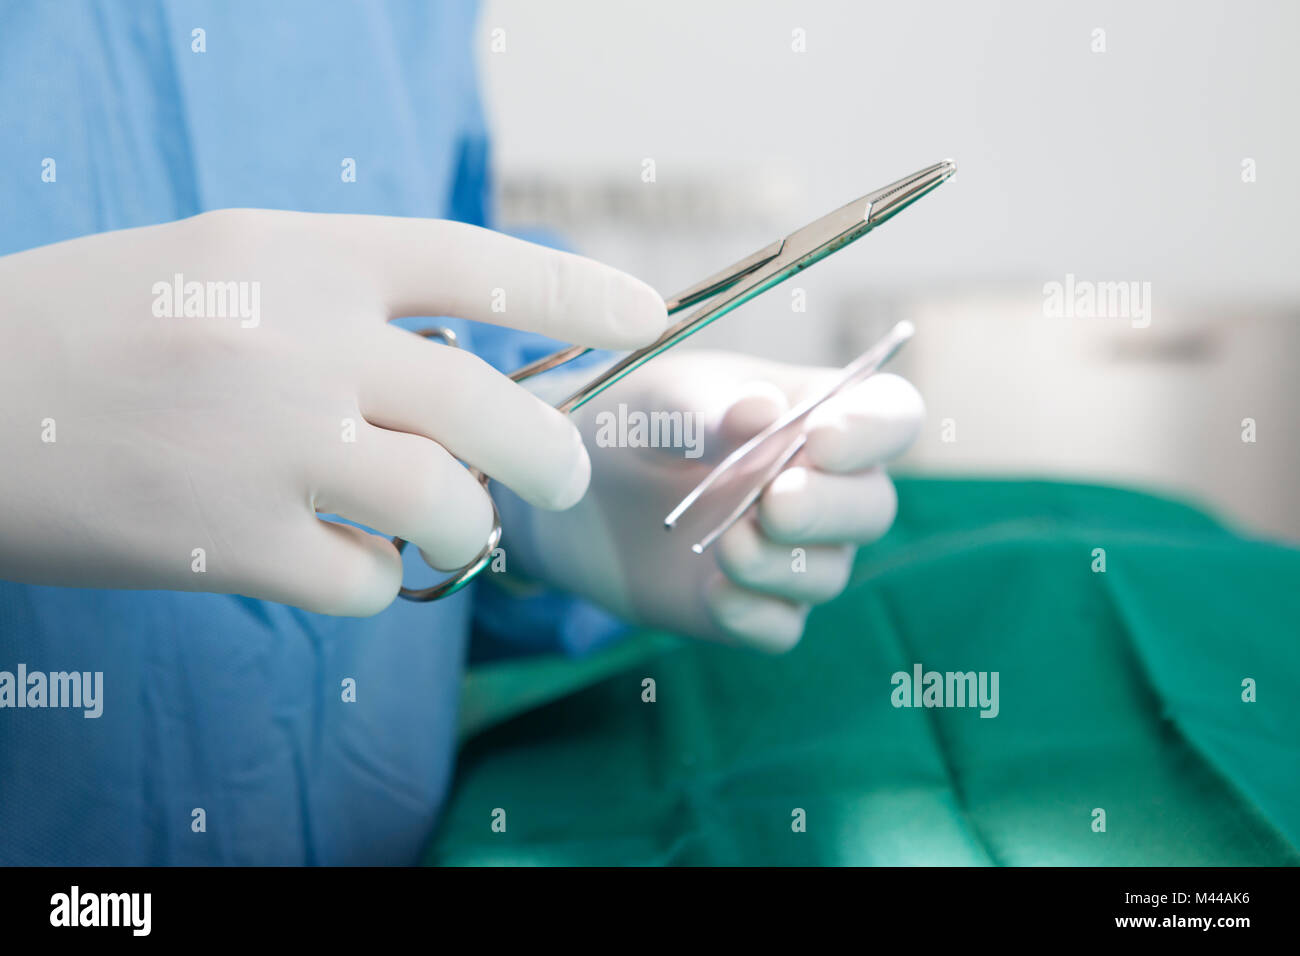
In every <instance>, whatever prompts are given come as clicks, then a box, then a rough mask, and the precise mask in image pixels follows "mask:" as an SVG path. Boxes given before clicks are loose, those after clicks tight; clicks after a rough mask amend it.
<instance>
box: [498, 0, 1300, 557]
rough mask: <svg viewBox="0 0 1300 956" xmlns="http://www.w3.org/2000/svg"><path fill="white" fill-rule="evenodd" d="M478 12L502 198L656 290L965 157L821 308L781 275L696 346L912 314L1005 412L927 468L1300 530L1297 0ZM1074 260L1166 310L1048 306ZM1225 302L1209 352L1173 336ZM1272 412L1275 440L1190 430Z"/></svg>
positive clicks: (800, 351) (551, 5)
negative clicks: (1049, 285) (1191, 507)
mask: <svg viewBox="0 0 1300 956" xmlns="http://www.w3.org/2000/svg"><path fill="white" fill-rule="evenodd" d="M1095 28H1101V29H1104V30H1105V42H1106V52H1104V53H1094V52H1092V50H1091V46H1092V44H1093V42H1094V36H1093V30H1094V29H1095ZM494 29H500V30H503V31H504V38H505V43H506V49H505V51H504V52H499V53H492V52H490V46H489V44H490V41H491V36H492V31H493V30H494ZM796 29H802V30H804V31H806V33H805V35H806V44H807V49H806V52H803V53H796V52H794V51H793V50H792V49H791V44H792V31H794V30H796ZM480 33H481V50H482V55H481V57H480V61H481V65H482V70H483V76H484V83H485V89H486V92H487V102H488V106H489V114H490V117H491V119H492V121H493V123H494V129H495V134H496V140H497V164H498V169H499V172H500V174H501V176H502V178H503V181H504V183H505V184H506V189H507V193H508V198H509V199H510V201H509V202H507V203H506V211H507V213H512V214H518V213H519V212H520V210H521V209H522V210H524V211H525V212H527V209H526V203H521V202H519V201H518V200H519V198H520V197H521V196H523V197H528V196H533V197H534V198H536V197H537V196H539V195H540V196H541V197H542V198H543V199H546V198H547V197H549V199H550V200H551V201H552V202H551V205H550V206H549V207H547V206H546V204H545V203H543V208H544V209H549V211H548V212H545V213H544V214H543V215H542V216H541V217H540V218H543V219H544V220H545V221H546V224H548V225H551V226H556V227H559V228H562V229H564V230H565V231H566V232H567V233H568V235H569V237H570V238H571V239H572V240H573V241H574V243H575V244H576V245H577V246H579V247H580V248H581V249H582V250H583V251H586V252H588V253H589V254H592V255H596V256H598V257H601V258H604V259H607V260H608V261H611V262H613V263H614V264H616V265H619V266H621V267H623V268H626V269H629V270H630V271H632V272H635V273H637V274H639V275H641V276H643V277H644V278H646V279H647V280H648V281H650V282H652V283H653V284H655V285H656V287H657V288H660V289H661V290H663V291H664V292H670V291H673V290H675V289H677V288H679V287H681V286H683V285H686V284H688V283H690V282H691V281H693V280H695V279H697V278H699V277H701V276H702V275H704V274H706V273H707V272H710V271H713V270H714V269H716V268H718V267H719V266H721V265H724V264H726V263H727V262H730V261H731V260H733V259H735V258H737V257H739V256H740V255H741V254H743V253H747V252H750V251H752V250H753V249H754V248H757V247H758V246H759V245H761V244H763V243H765V242H767V241H770V239H772V238H775V237H776V236H777V235H780V234H782V233H784V232H786V231H789V230H790V229H791V228H793V227H795V226H798V225H801V224H802V223H803V222H805V221H807V220H808V219H810V218H813V217H814V216H816V215H819V214H821V213H823V212H826V211H828V210H829V209H831V208H833V207H835V206H838V205H840V204H842V203H844V202H846V201H848V200H849V199H851V198H853V197H855V196H856V195H859V194H861V193H864V192H866V191H868V190H870V189H873V188H875V187H876V186H879V185H881V184H883V183H885V182H887V181H889V180H891V179H893V178H896V177H897V176H899V175H902V174H904V173H906V172H909V171H911V170H913V169H916V168H918V167H920V166H923V165H926V164H928V163H931V162H933V161H935V160H938V159H942V158H944V157H949V156H951V157H953V158H955V159H956V160H957V161H958V164H959V167H960V171H959V173H958V176H957V178H956V179H955V180H954V181H953V182H952V183H950V184H947V185H945V186H944V187H943V188H942V189H940V190H939V191H938V192H936V193H935V194H933V195H932V196H930V197H927V198H926V199H925V200H923V201H922V202H921V203H920V204H918V205H917V206H915V207H913V208H912V209H910V210H909V211H907V212H906V213H905V214H903V215H902V216H900V217H899V218H898V219H896V220H895V221H893V222H891V223H890V224H889V225H888V226H886V227H884V228H883V229H882V230H881V231H880V232H879V233H876V234H873V235H872V236H869V237H868V238H866V239H864V240H863V242H862V243H861V244H860V245H859V246H857V247H855V248H853V249H851V250H847V251H845V252H844V253H842V254H840V255H837V256H835V257H833V258H832V259H830V260H828V261H827V262H825V263H823V264H820V265H818V266H817V267H816V269H815V270H812V271H810V272H809V273H807V274H806V275H805V276H803V277H801V278H800V279H799V280H797V281H798V283H799V284H800V285H801V286H803V287H804V288H806V290H807V294H808V302H809V313H808V314H807V315H801V316H792V314H791V312H790V308H789V297H788V295H787V294H786V293H784V292H783V291H782V290H776V291H774V292H772V293H769V294H768V295H767V296H764V297H763V298H762V299H760V300H757V301H756V302H754V303H751V304H750V305H748V306H746V307H745V309H744V310H742V311H740V312H737V313H735V314H734V315H732V316H730V317H728V318H727V319H725V320H724V321H723V322H720V323H719V324H718V326H716V327H715V328H714V329H711V330H709V332H707V333H704V335H703V336H702V337H701V339H702V341H703V342H704V343H706V344H710V345H715V346H716V345H718V344H727V345H731V346H733V347H738V348H743V349H746V350H749V351H755V352H761V353H766V354H770V355H779V356H782V357H786V358H791V359H795V360H801V361H819V362H834V363H837V364H839V363H842V362H843V361H845V360H847V359H848V358H850V357H851V356H852V354H854V353H853V351H852V349H853V348H854V347H856V346H859V345H861V344H865V343H864V341H863V340H864V339H865V338H866V335H867V330H868V329H873V328H877V327H880V326H882V325H883V324H884V323H885V322H886V320H887V319H889V318H890V317H897V316H899V315H903V314H907V315H913V316H917V317H919V318H920V319H921V321H922V323H923V328H922V335H921V336H919V337H918V340H917V341H916V342H915V343H913V345H912V346H910V347H909V350H908V353H907V354H906V355H905V358H904V359H903V361H902V366H903V367H905V368H907V370H908V371H909V373H910V374H912V375H913V376H914V377H915V378H916V380H917V382H918V384H919V385H920V386H921V388H922V390H923V391H924V392H925V393H926V394H927V396H929V397H930V398H931V406H932V410H933V408H934V406H935V404H936V403H940V404H944V405H952V404H954V403H959V402H960V403H962V404H963V405H964V406H965V408H966V415H967V416H968V417H969V420H968V424H969V426H970V427H969V428H968V429H967V430H966V434H969V435H971V436H974V435H982V436H984V438H983V439H982V440H981V441H979V442H976V441H974V440H973V438H972V440H971V441H962V442H959V443H958V444H957V445H956V446H950V447H947V448H944V449H938V448H935V447H932V446H931V445H928V444H927V442H926V441H923V442H922V443H921V445H920V446H919V447H918V450H917V452H916V453H915V454H914V455H913V458H912V463H913V464H914V465H916V466H918V467H924V468H935V469H943V470H957V471H993V472H1014V473H1020V474H1023V473H1036V474H1060V475H1080V476H1086V477H1099V478H1111V479H1113V480H1116V481H1124V482H1136V483H1140V484H1144V485H1149V486H1154V487H1157V488H1163V489H1167V490H1169V491H1172V492H1175V493H1185V494H1190V495H1193V496H1195V497H1199V498H1201V499H1202V500H1204V501H1207V502H1209V503H1211V504H1212V505H1213V506H1215V507H1216V508H1218V509H1219V510H1220V511H1222V512H1223V513H1225V514H1227V515H1229V516H1232V517H1235V518H1236V519H1237V520H1239V521H1241V522H1243V523H1244V524H1246V525H1248V526H1250V527H1253V528H1255V529H1257V530H1260V531H1263V532H1266V533H1279V534H1287V535H1292V536H1296V537H1300V492H1296V491H1295V490H1293V488H1294V486H1295V484H1296V482H1294V481H1293V480H1291V477H1292V476H1293V475H1294V473H1295V470H1294V469H1295V466H1298V465H1300V435H1298V432H1300V429H1297V426H1296V421H1295V416H1296V411H1297V409H1300V392H1297V387H1296V385H1295V379H1296V372H1295V367H1296V360H1297V358H1300V356H1297V355H1296V354H1295V347H1296V345H1297V337H1296V335H1295V334H1294V328H1295V325H1296V322H1297V318H1296V317H1297V312H1298V311H1300V270H1298V269H1297V261H1298V259H1300V256H1298V255H1297V253H1298V252H1300V243H1297V241H1296V239H1295V229H1296V223H1297V222H1298V221H1300V179H1298V178H1297V176H1296V171H1295V169H1294V168H1293V166H1294V164H1295V162H1296V157H1297V155H1298V154H1300V150H1298V149H1297V147H1300V131H1298V124H1297V123H1296V121H1295V104H1294V101H1295V98H1296V95H1297V93H1300V59H1298V58H1297V56H1296V54H1295V52H1294V47H1295V44H1296V38H1297V36H1298V35H1300V3H1292V2H1282V0H1276V2H1264V3H1261V2H1247V3H1226V2H1205V0H1196V2H1185V3H1151V2H1144V3H1099V2H1089V3H1079V4H1058V3H1042V2H1016V3H989V2H970V3H958V2H927V3H917V4H902V3H850V2H839V3H835V2H824V0H823V2H798V3H796V2H778V0H751V2H731V0H728V2H717V0H709V2H704V0H694V2H687V0H657V2H653V3H645V4H631V3H612V2H597V0H559V2H556V0H551V2H546V3H536V2H525V0H489V2H488V3H487V4H486V5H485V8H484V11H483V16H482V19H481V23H480ZM499 36H500V34H498V37H499ZM1247 157H1249V158H1252V159H1254V160H1255V162H1256V169H1257V181H1256V182H1253V183H1243V182H1242V176H1241V164H1242V160H1243V159H1245V158H1247ZM645 158H653V159H654V160H655V163H656V173H657V181H656V182H655V183H654V184H645V183H643V182H642V181H641V179H640V175H641V170H642V161H643V159H645ZM592 197H596V198H594V199H593V198H592ZM582 201H585V203H584V202H582ZM532 212H533V214H535V213H536V212H537V207H534V208H533V210H532ZM525 218H527V216H525ZM532 218H538V217H537V216H536V215H533V216H532ZM1067 272H1068V273H1073V274H1075V275H1076V276H1079V277H1082V278H1090V279H1095V280H1130V281H1138V282H1150V283H1151V288H1152V295H1153V321H1152V328H1151V329H1149V330H1146V334H1145V337H1143V336H1142V333H1140V332H1139V331H1138V330H1132V331H1131V333H1124V332H1122V331H1117V329H1116V328H1114V327H1113V324H1112V326H1111V327H1103V326H1101V325H1098V326H1096V327H1084V328H1080V327H1078V323H1073V324H1070V323H1067V324H1066V325H1065V326H1062V325H1061V324H1060V323H1058V324H1056V325H1052V324H1051V320H1048V319H1045V318H1043V317H1042V316H1041V302H1042V287H1043V284H1044V283H1045V282H1048V281H1050V280H1053V279H1061V278H1062V277H1063V276H1064V275H1065V274H1066V273H1067ZM1001 315H1005V316H1006V321H1005V322H1001V321H999V317H1000V316H1001ZM963 316H965V317H967V318H968V319H969V321H968V322H966V323H964V325H967V326H970V327H969V328H965V327H964V325H963ZM941 329H944V330H946V331H944V332H942V333H940V330H941ZM1206 329H1208V330H1209V331H1208V333H1205V334H1208V335H1209V337H1210V339H1211V340H1212V341H1213V342H1215V343H1217V344H1216V345H1215V346H1214V348H1213V349H1212V350H1211V353H1212V354H1210V353H1206V352H1205V350H1204V349H1202V350H1201V352H1200V353H1199V354H1191V353H1189V352H1188V350H1187V348H1185V347H1184V346H1179V345H1177V340H1179V339H1180V337H1182V338H1184V339H1185V338H1186V337H1187V336H1191V337H1192V338H1193V339H1195V338H1196V336H1198V335H1202V332H1204V330H1206ZM976 330H980V334H978V335H976V334H973V333H974V332H976ZM1115 335H1119V336H1121V337H1122V338H1124V337H1126V338H1125V340H1126V341H1128V342H1129V345H1128V346H1125V347H1124V348H1121V349H1120V350H1119V352H1116V351H1115V349H1114V348H1112V347H1111V346H1110V345H1107V344H1106V343H1107V342H1111V341H1112V340H1113V339H1114V336H1115ZM1202 338H1204V336H1203V335H1202ZM1170 341H1175V343H1176V344H1175V347H1173V348H1170V347H1169V345H1168V343H1169V342H1170ZM1184 345H1185V343H1184ZM1195 351H1196V350H1195V348H1193V349H1192V352H1193V353H1194V352H1195ZM995 370H996V371H995ZM991 375H992V376H994V377H996V378H997V379H999V381H998V382H994V383H993V384H990V381H989V378H990V376H991ZM1098 388H1100V389H1101V392H1100V396H1101V397H1100V399H1097V398H1096V397H1095V396H1094V398H1093V399H1087V398H1086V395H1084V394H1082V393H1081V391H1080V390H1081V389H1082V390H1084V393H1088V392H1089V390H1095V389H1098ZM1025 389H1032V390H1033V398H1034V402H1033V407H1032V408H1031V409H1029V408H1026V407H1025V406H1024V404H1023V399H1024V398H1025ZM1107 389H1110V391H1107ZM1236 393H1242V394H1241V395H1240V396H1239V397H1238V398H1232V399H1230V398H1229V396H1231V395H1233V394H1236ZM1197 396H1204V398H1201V399H1198V398H1197ZM1216 396H1217V398H1216ZM1243 405H1244V406H1246V407H1245V409H1244V410H1240V409H1239V406H1243ZM1252 413H1253V414H1254V416H1255V417H1263V418H1266V419H1267V420H1268V425H1269V427H1268V430H1267V433H1265V431H1264V427H1263V424H1262V423H1261V426H1260V427H1261V436H1260V443H1261V447H1260V448H1258V449H1256V451H1258V452H1259V454H1257V455H1256V456H1255V458H1254V459H1253V461H1252V460H1250V459H1247V458H1240V459H1239V458H1237V457H1234V456H1235V453H1237V452H1241V451H1242V449H1240V448H1239V447H1232V446H1228V447H1229V448H1230V449H1231V452H1232V453H1231V454H1229V453H1225V451H1224V446H1222V445H1221V444H1220V441H1219V438H1221V437H1222V436H1218V437H1216V438H1215V439H1214V440H1213V441H1210V442H1208V443H1207V442H1206V441H1205V440H1203V438H1201V437H1198V436H1200V435H1202V433H1203V432H1204V429H1205V428H1207V427H1210V426H1209V425H1208V424H1206V423H1207V422H1209V421H1211V420H1212V421H1213V422H1214V423H1215V425H1214V427H1216V428H1218V427H1223V428H1225V429H1227V431H1225V432H1224V435H1226V436H1228V437H1231V435H1234V434H1236V432H1237V431H1239V428H1237V426H1236V422H1237V421H1238V420H1239V419H1240V417H1243V416H1244V415H1250V414H1252ZM1231 416H1236V418H1233V417H1231ZM936 421H937V420H936ZM1045 421H1055V422H1056V423H1057V424H1056V425H1054V426H1052V427H1047V426H1046V425H1043V424H1042V423H1043V422H1045ZM1035 422H1037V423H1038V424H1037V425H1035V424H1034V423H1035ZM1225 422H1226V424H1224V423H1225ZM932 424H933V423H932ZM1229 426H1231V428H1229ZM1053 429H1054V430H1053ZM1098 436H1102V439H1099V437H1098ZM1104 436H1114V437H1112V439H1111V440H1104ZM933 437H934V436H933V435H927V441H928V440H930V439H933ZM1224 440H1225V441H1226V440H1227V439H1226V438H1224ZM1264 443H1271V444H1269V445H1268V447H1262V446H1263V444H1264ZM1238 444H1240V443H1239V442H1238ZM1189 476H1194V477H1189Z"/></svg>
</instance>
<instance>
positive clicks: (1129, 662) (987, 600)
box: [427, 479, 1300, 865]
mask: <svg viewBox="0 0 1300 956" xmlns="http://www.w3.org/2000/svg"><path fill="white" fill-rule="evenodd" d="M899 500H900V510H899V519H898V522H897V524H896V526H895V528H894V529H893V530H892V531H891V532H890V534H889V535H888V536H887V537H886V538H885V539H884V540H883V541H881V542H880V543H878V544H876V545H874V546H872V547H869V548H864V549H863V550H862V552H861V553H860V555H859V559H858V563H857V566H856V568H855V571H854V577H853V583H852V584H851V585H850V587H849V588H848V590H847V591H846V593H845V594H844V595H843V596H841V597H840V598H839V599H837V600H836V601H834V602H832V603H830V604H828V605H826V606H824V607H822V608H820V609H819V610H817V611H816V612H815V613H814V614H813V616H812V617H811V619H810V621H809V627H808V631H807V633H806V634H805V637H804V640H803V642H802V643H801V644H800V645H799V647H798V648H796V649H795V650H794V651H793V652H792V653H790V654H788V655H786V656H783V657H775V658H768V657H761V656H758V655H756V654H752V653H748V652H742V651H736V650H733V649H729V648H724V647H718V646H713V645H708V644H702V643H697V642H691V641H685V640H682V639H679V638H675V637H670V636H667V635H656V634H646V635H640V636H638V637H635V638H633V639H631V640H629V641H628V642H626V643H624V644H622V645H620V646H618V647H615V648H612V649H610V650H608V651H606V652H604V653H602V654H597V655H594V656H592V657H590V658H588V659H586V660H582V661H560V660H555V659H542V660H538V659H534V660H527V661H515V662H506V663H498V664H495V665H491V666H487V667H484V668H481V669H479V670H477V671H475V672H473V673H471V674H470V675H469V676H468V677H467V679H466V684H465V687H464V701H463V715H464V731H463V736H464V741H465V742H464V744H463V747H462V750H461V755H460V762H459V770H458V775H457V781H456V783H455V785H454V788H453V792H452V795H451V797H450V800H449V804H448V807H447V809H446V812H445V814H444V817H443V821H442V824H441V826H440V828H439V830H438V832H437V834H436V835H435V837H434V839H433V841H432V842H431V844H430V847H429V849H428V853H427V861H428V862H429V863H435V864H449V865H470V864H595V865H604V864H649V865H656V864H716V865H727V864H740V865H751V864H753V865H757V864H776V865H800V864H1006V865H1026V864H1028V865H1035V864H1100V865H1255V864H1296V863H1300V852H1298V851H1297V847H1300V694H1298V693H1297V688H1300V551H1297V550H1294V549H1290V548H1285V547H1281V546H1277V545H1271V544H1266V543H1261V542H1257V541H1248V540H1244V539H1242V538H1241V537H1238V536H1237V535H1235V534H1233V533H1231V532H1229V531H1228V530H1226V529H1224V528H1223V527H1221V526H1220V525H1218V524H1217V523H1215V522H1214V521H1213V520H1211V519H1210V518H1208V517H1206V516H1205V515H1203V514H1201V513H1200V512H1198V511H1196V510H1194V509H1191V508H1188V507H1186V506H1183V505H1180V504H1176V503H1173V502H1169V501H1165V500H1162V499H1159V498H1155V497H1151V496H1148V495H1143V494H1137V493H1133V492H1128V491H1120V490H1114V489H1108V488H1100V487H1090V486H1080V485H1069V484H1056V483H1049V482H997V481H951V480H920V479H912V480H900V482H899ZM1096 549H1104V560H1105V570H1104V571H1102V570H1100V568H1101V564H1100V559H1101V553H1100V552H1098V551H1097V550H1096ZM917 664H919V665H921V667H922V670H923V672H925V671H936V672H940V673H941V674H943V673H946V672H958V673H965V672H976V673H977V674H978V673H979V672H985V673H986V674H990V675H991V674H992V673H993V672H996V673H997V675H998V707H997V715H996V716H995V717H981V716H980V713H981V709H980V708H979V707H969V706H968V707H957V706H944V707H924V706H917V707H896V706H894V703H895V701H896V700H898V699H899V697H898V694H899V693H901V691H899V692H898V693H896V687H897V685H896V683H895V682H894V681H893V675H894V674H896V673H905V674H908V675H911V674H912V673H913V670H914V667H915V666H916V665H917ZM646 678H651V679H653V680H654V682H655V684H654V690H655V700H654V702H646V701H644V700H643V686H644V685H643V681H644V680H645V679H646ZM1251 681H1253V682H1254V685H1253V695H1254V697H1255V699H1254V700H1253V701H1252V700H1244V699H1243V697H1250V696H1251V694H1250V693H1249V692H1248V689H1249V688H1250V686H1251V685H1250V682H1251ZM987 686H991V685H987ZM918 695H919V689H918ZM918 702H919V701H918ZM944 702H945V703H953V702H954V701H953V700H952V699H948V700H946V701H944ZM984 710H986V711H988V712H990V713H991V708H988V707H985V708H984ZM494 811H504V823H505V829H504V832H497V830H494V828H493V821H494V819H495V820H497V821H500V820H501V819H502V813H499V812H497V813H495V815H494ZM799 811H802V814H800V813H799ZM1098 811H1104V824H1105V828H1104V831H1102V830H1100V829H1098V827H1099V826H1100V823H1101V821H1102V819H1103V817H1102V816H1101V815H1100V814H1099V813H1098ZM801 819H802V821H803V823H804V827H803V829H802V832H800V828H799V826H798V824H799V822H800V820H801ZM498 825H499V824H498Z"/></svg>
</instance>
